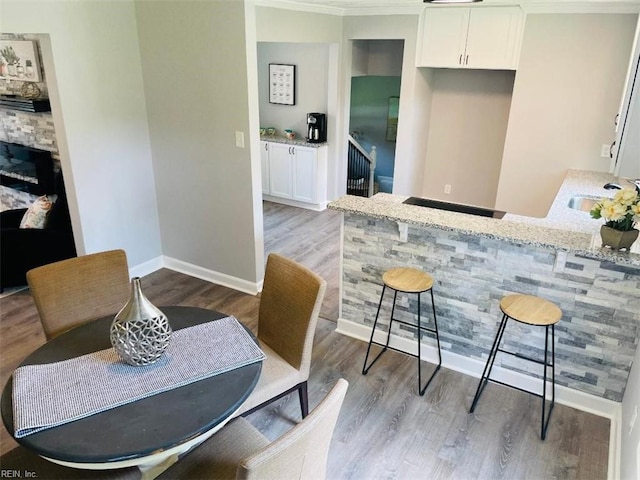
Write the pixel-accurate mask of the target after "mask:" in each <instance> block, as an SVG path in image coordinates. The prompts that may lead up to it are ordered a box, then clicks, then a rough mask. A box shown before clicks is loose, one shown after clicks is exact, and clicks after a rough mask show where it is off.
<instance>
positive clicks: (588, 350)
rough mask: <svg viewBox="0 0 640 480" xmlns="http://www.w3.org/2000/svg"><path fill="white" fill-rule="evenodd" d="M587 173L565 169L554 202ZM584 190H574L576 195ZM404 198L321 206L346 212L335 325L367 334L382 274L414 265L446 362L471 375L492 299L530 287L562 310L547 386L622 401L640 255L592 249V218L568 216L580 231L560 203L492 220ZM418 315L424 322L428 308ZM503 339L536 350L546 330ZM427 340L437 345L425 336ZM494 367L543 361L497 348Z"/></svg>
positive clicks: (488, 338) (639, 314)
mask: <svg viewBox="0 0 640 480" xmlns="http://www.w3.org/2000/svg"><path fill="white" fill-rule="evenodd" d="M587 173H588V172H587ZM584 176H585V172H577V171H570V172H569V174H568V175H567V180H566V181H565V185H563V188H561V191H560V192H559V194H558V196H557V197H556V199H559V201H560V202H564V201H565V199H566V198H565V197H566V195H567V191H566V190H567V189H569V190H570V187H569V186H570V185H572V184H573V185H574V186H575V185H578V184H579V183H580V182H575V180H576V178H580V179H581V180H584ZM587 176H588V175H587ZM605 176H606V177H607V179H609V176H607V174H598V173H595V172H594V173H593V177H594V179H595V180H594V181H595V182H596V183H599V182H602V180H603V179H604V178H605ZM604 183H606V182H604ZM602 184H603V183H599V185H602ZM583 187H584V186H583V185H582V186H580V191H579V192H578V193H584V188H583ZM603 192H604V193H605V194H610V192H606V191H603ZM597 193H600V192H597ZM405 198H406V197H401V196H397V195H384V194H379V195H377V196H375V197H373V198H371V199H365V198H357V197H350V196H345V197H342V198H341V199H338V200H336V201H334V202H332V203H331V204H330V205H329V208H331V209H334V210H339V211H342V212H344V214H343V217H344V220H343V251H342V294H341V297H342V301H341V314H340V319H339V321H338V330H339V331H341V330H342V331H350V332H351V333H353V332H358V333H357V334H356V335H355V336H360V337H361V338H363V339H365V338H366V339H367V340H368V335H369V334H370V331H371V326H372V325H373V321H374V318H375V314H376V309H377V305H378V301H379V298H380V293H381V291H382V282H381V278H382V274H383V273H384V271H385V270H387V269H389V268H392V267H395V266H407V267H415V268H418V269H421V270H424V271H427V272H429V273H431V274H432V275H433V277H434V279H435V285H434V295H435V302H436V312H437V315H438V327H439V330H440V340H441V344H442V349H443V358H444V365H445V366H449V367H451V368H455V369H458V370H462V371H465V370H466V371H468V372H469V373H472V374H475V375H477V376H479V375H480V371H481V369H482V367H483V366H484V362H485V361H486V358H487V355H488V353H489V349H490V347H491V344H492V341H493V338H494V336H495V333H496V331H497V328H498V323H499V321H500V318H501V312H500V309H499V301H500V299H501V298H502V297H503V296H504V295H507V294H511V293H524V294H531V295H538V296H540V297H543V298H546V299H548V300H550V301H552V302H554V303H556V304H558V306H560V308H561V309H562V311H563V316H562V320H561V322H560V323H559V324H558V325H557V327H556V384H558V385H562V386H565V387H568V388H570V389H573V390H577V391H580V392H584V393H587V394H591V395H595V396H597V397H601V398H604V399H608V400H612V401H616V402H620V401H621V400H622V397H623V394H624V389H625V386H626V383H627V378H628V376H629V371H630V368H631V362H632V359H633V358H634V355H635V352H636V348H637V347H638V337H639V336H640V255H638V254H635V253H619V252H612V251H610V250H608V249H603V248H600V247H599V246H596V245H597V236H596V235H593V234H592V233H588V228H586V229H585V228H584V226H585V225H586V226H587V227H588V226H590V225H592V227H591V228H592V229H593V230H595V231H597V229H598V228H599V225H600V223H598V222H596V221H595V220H592V219H590V218H589V217H588V214H587V216H586V217H580V216H578V217H575V218H577V223H580V220H581V219H582V218H584V219H588V221H587V222H584V223H583V226H582V228H580V227H576V228H574V229H573V230H563V229H562V228H559V227H560V226H561V223H558V222H559V219H558V218H557V212H561V213H560V215H561V214H562V209H560V208H557V207H558V205H556V204H557V202H558V200H557V201H556V202H554V207H552V210H553V211H555V214H556V218H550V219H549V221H548V222H546V223H545V222H544V219H532V221H531V222H530V223H527V219H526V217H524V218H523V217H516V216H506V217H505V219H503V220H496V219H491V218H484V217H473V216H470V215H466V214H459V213H454V212H444V211H439V210H438V211H436V210H433V209H429V208H424V207H417V206H412V205H404V204H402V203H401V202H402V201H403V200H404V199H405ZM565 205H566V203H565ZM554 209H555V210H554ZM567 209H568V207H567ZM580 213H581V214H582V215H584V212H580ZM567 215H568V216H569V217H571V216H572V215H575V212H574V211H572V212H567ZM554 221H555V224H554ZM391 297H392V295H388V297H387V298H386V302H385V304H384V306H383V312H381V316H380V323H379V330H381V331H382V332H384V331H386V328H387V327H388V317H389V311H390V303H391ZM423 297H424V298H423V303H424V304H423V305H422V311H423V312H430V303H429V302H430V301H429V296H427V295H424V296H423ZM398 298H399V305H398V307H397V308H396V317H397V318H400V319H403V320H405V321H409V322H414V323H415V321H416V316H415V312H416V305H415V302H416V296H415V295H411V296H405V295H403V296H402V298H401V296H400V295H399V297H398ZM425 318H426V319H425ZM425 318H423V321H428V322H429V323H430V324H431V321H432V320H431V318H430V316H429V315H427V317H425ZM431 325H432V324H431ZM416 335H417V332H416V329H415V328H412V327H407V326H404V325H402V324H394V327H393V330H392V337H393V338H394V341H396V342H399V343H398V345H401V348H402V346H404V347H405V350H407V351H409V350H411V349H412V348H415V347H414V346H415V344H416V340H415V338H416ZM503 342H504V343H503V345H506V346H507V347H508V349H511V350H517V351H519V352H521V353H524V354H526V355H528V356H537V357H538V358H542V355H543V351H544V329H543V328H539V327H529V326H526V325H523V324H520V323H518V322H510V323H509V325H508V327H507V330H506V332H505V336H504V339H503ZM425 344H426V345H435V342H434V341H433V339H428V338H423V345H425ZM433 351H435V350H433V349H432V353H433ZM496 366H499V367H501V368H499V369H498V374H499V375H507V377H508V375H509V374H513V373H515V374H516V376H517V377H519V378H525V379H527V378H528V379H532V377H535V378H539V377H541V374H542V367H541V366H539V365H536V364H531V363H530V362H526V361H523V360H521V359H518V358H516V357H512V356H510V355H504V354H499V355H498V357H497V359H496ZM500 372H502V374H500ZM518 374H521V375H518ZM505 378H506V377H505ZM525 383H526V382H525ZM540 384H541V382H540V381H539V380H537V381H535V382H531V385H537V386H538V387H540ZM471 393H472V392H471Z"/></svg>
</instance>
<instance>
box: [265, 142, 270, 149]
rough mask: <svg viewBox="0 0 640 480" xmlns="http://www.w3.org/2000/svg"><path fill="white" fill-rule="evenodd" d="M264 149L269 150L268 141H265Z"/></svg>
mask: <svg viewBox="0 0 640 480" xmlns="http://www.w3.org/2000/svg"><path fill="white" fill-rule="evenodd" d="M264 149H265V150H267V151H268V150H269V144H268V143H267V142H264Z"/></svg>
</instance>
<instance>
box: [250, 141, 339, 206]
mask: <svg viewBox="0 0 640 480" xmlns="http://www.w3.org/2000/svg"><path fill="white" fill-rule="evenodd" d="M260 155H261V157H260V158H261V160H262V194H263V198H264V199H265V200H269V201H273V202H280V203H286V204H288V205H293V206H298V207H303V208H310V209H313V210H324V209H325V208H326V206H327V147H326V146H325V145H322V146H319V147H305V146H301V145H290V144H287V143H278V142H265V141H262V142H261V152H260Z"/></svg>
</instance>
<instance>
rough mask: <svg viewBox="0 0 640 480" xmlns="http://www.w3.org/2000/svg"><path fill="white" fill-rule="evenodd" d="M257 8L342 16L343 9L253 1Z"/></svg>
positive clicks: (282, 0) (288, 1) (283, 0)
mask: <svg viewBox="0 0 640 480" xmlns="http://www.w3.org/2000/svg"><path fill="white" fill-rule="evenodd" d="M255 5H256V6H257V7H271V8H283V9H286V10H297V11H300V12H312V13H324V14H327V15H337V16H342V15H344V14H345V9H344V8H340V7H332V6H330V5H321V4H317V3H314V4H311V3H303V2H299V1H295V0H255Z"/></svg>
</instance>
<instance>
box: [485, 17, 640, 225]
mask: <svg viewBox="0 0 640 480" xmlns="http://www.w3.org/2000/svg"><path fill="white" fill-rule="evenodd" d="M636 18H637V15H635V14H571V15H569V14H535V15H534V14H528V15H527V19H526V24H525V31H524V38H523V42H522V51H521V55H520V63H519V66H518V71H517V74H516V80H515V85H514V90H513V100H512V104H511V113H510V116H509V126H508V129H507V138H506V143H505V148H504V156H503V160H502V170H501V173H500V181H499V185H498V194H497V197H496V207H497V208H498V209H502V210H507V211H508V212H510V213H516V214H520V215H529V216H538V217H544V216H545V215H546V213H547V211H548V209H549V206H550V204H551V202H552V201H553V198H554V197H555V194H556V193H557V190H558V187H559V186H560V183H561V182H562V179H563V178H564V175H565V173H566V171H567V169H581V170H595V171H604V172H606V171H608V170H609V159H608V158H602V157H600V151H601V147H602V145H603V144H609V143H611V141H612V139H613V138H614V128H615V127H614V123H613V121H614V118H615V116H616V113H617V111H618V107H619V103H620V96H621V94H622V88H623V83H624V77H625V74H626V71H627V65H628V62H629V55H630V51H631V43H632V39H633V34H634V30H635V25H636Z"/></svg>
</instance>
